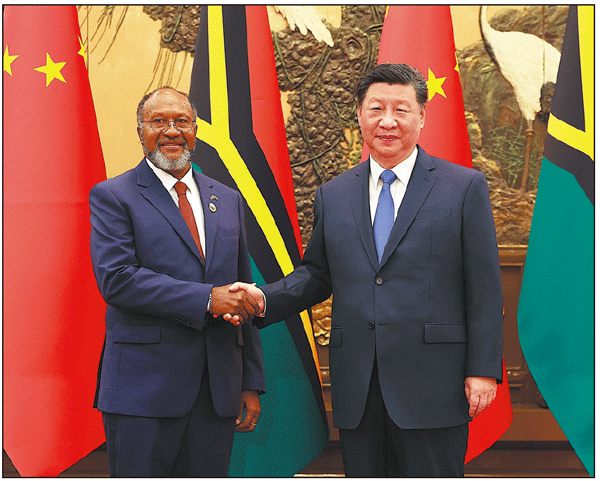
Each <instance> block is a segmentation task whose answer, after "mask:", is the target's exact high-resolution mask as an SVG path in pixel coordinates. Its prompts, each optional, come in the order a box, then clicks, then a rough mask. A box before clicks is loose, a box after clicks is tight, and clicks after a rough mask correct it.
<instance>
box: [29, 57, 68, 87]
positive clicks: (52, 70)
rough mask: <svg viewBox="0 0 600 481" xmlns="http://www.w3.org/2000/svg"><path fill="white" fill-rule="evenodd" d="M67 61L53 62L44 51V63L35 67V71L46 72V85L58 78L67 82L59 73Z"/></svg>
mask: <svg viewBox="0 0 600 481" xmlns="http://www.w3.org/2000/svg"><path fill="white" fill-rule="evenodd" d="M66 63H67V62H56V63H54V62H53V61H52V59H51V58H50V55H49V54H48V53H46V65H44V66H42V67H38V68H35V69H34V70H36V71H37V72H42V73H45V74H46V87H47V86H48V85H50V82H52V81H53V80H54V79H58V80H60V81H61V82H65V83H66V82H67V81H66V80H65V78H64V77H63V76H62V74H61V73H60V71H61V69H62V68H63V67H64V66H65V64H66Z"/></svg>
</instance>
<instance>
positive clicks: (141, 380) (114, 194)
mask: <svg viewBox="0 0 600 481" xmlns="http://www.w3.org/2000/svg"><path fill="white" fill-rule="evenodd" d="M196 117H197V116H196V111H195V109H194V108H193V106H192V105H191V103H190V102H189V100H188V98H187V96H186V95H185V94H183V93H181V92H177V91H176V90H174V89H172V88H170V87H163V88H160V89H158V90H156V91H154V92H152V93H150V94H148V95H146V96H145V97H144V98H143V99H142V101H141V102H140V104H139V107H138V134H139V137H140V140H141V143H142V147H143V149H144V154H145V158H144V159H143V160H142V162H141V163H140V164H139V165H138V166H137V167H136V168H134V169H132V170H129V171H127V172H125V173H124V174H122V175H120V176H118V177H115V178H113V179H109V180H107V181H105V182H102V183H100V184H98V185H96V186H95V187H94V188H93V189H92V190H91V192H90V210H91V224H92V230H91V254H92V262H93V266H94V272H95V275H96V279H97V282H98V287H99V288H100V292H101V293H102V295H103V297H104V299H105V300H106V303H107V304H108V306H107V310H106V339H105V344H104V350H103V354H102V359H101V363H100V368H99V382H98V389H97V399H96V407H97V408H98V409H99V410H100V411H102V413H103V420H104V426H105V430H106V438H107V447H108V458H109V472H110V475H111V476H119V477H131V476H160V477H165V476H177V477H186V476H196V477H198V476H201V477H207V476H209V477H216V476H219V477H223V476H227V474H228V468H229V459H230V455H231V447H232V442H233V435H234V431H235V430H237V431H240V432H248V431H253V430H254V428H255V426H256V423H257V420H258V416H259V414H260V403H259V399H258V397H259V394H260V393H262V392H264V390H265V381H264V373H263V363H262V351H261V346H260V337H259V333H258V329H257V328H256V327H254V326H252V325H251V324H244V325H243V326H237V327H236V326H233V325H232V324H231V323H229V322H225V321H224V320H223V318H222V317H221V315H222V314H224V313H228V312H230V313H235V314H236V316H239V317H240V318H241V319H242V320H250V319H252V318H253V317H254V314H255V312H257V311H258V305H257V303H256V302H255V301H254V300H253V299H252V298H251V297H250V296H248V295H247V294H246V293H244V292H242V291H240V292H229V289H228V287H227V285H228V284H231V283H232V282H234V281H235V280H237V279H244V280H246V281H247V282H251V270H250V262H249V258H248V251H247V246H246V234H245V230H244V209H243V204H242V198H241V196H240V195H239V193H237V192H235V191H233V190H231V189H229V188H228V187H226V186H224V185H222V184H220V183H218V182H216V181H214V180H212V179H210V178H208V177H206V176H204V175H202V174H199V173H197V172H195V171H193V169H192V168H191V163H190V152H191V151H192V150H193V148H194V142H195V136H196V130H197V126H196V125H195V120H196Z"/></svg>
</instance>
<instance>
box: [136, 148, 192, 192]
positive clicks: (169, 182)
mask: <svg viewBox="0 0 600 481" xmlns="http://www.w3.org/2000/svg"><path fill="white" fill-rule="evenodd" d="M146 162H147V163H148V165H149V166H150V168H151V169H152V171H153V172H154V173H155V174H156V177H158V180H160V181H161V183H162V185H164V186H165V189H167V192H171V189H173V188H174V187H175V184H176V183H177V182H179V179H177V178H176V177H173V176H172V175H171V174H169V173H168V172H165V171H164V170H162V169H159V168H158V167H156V165H154V164H153V163H152V162H151V161H150V160H149V159H148V158H147V157H146ZM192 170H193V168H192V167H190V169H189V170H188V171H187V172H186V173H185V175H184V176H183V177H182V178H181V182H183V183H184V184H185V185H187V187H188V189H189V190H190V191H191V192H194V190H197V189H196V182H194V176H193V174H192Z"/></svg>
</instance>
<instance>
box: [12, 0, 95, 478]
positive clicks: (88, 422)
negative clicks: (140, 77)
mask: <svg viewBox="0 0 600 481" xmlns="http://www.w3.org/2000/svg"><path fill="white" fill-rule="evenodd" d="M3 53H4V73H3V86H4V87H3V115H4V130H3V135H4V137H3V142H4V143H3V149H4V162H3V169H4V172H3V173H4V182H3V187H4V198H3V200H4V224H3V229H4V230H3V232H4V238H3V242H4V298H3V302H4V330H3V340H4V345H3V348H4V371H3V377H4V385H3V388H4V392H3V394H4V396H3V398H4V433H3V434H4V449H5V450H6V453H7V454H8V456H9V457H10V458H11V460H12V462H13V464H14V466H15V468H16V469H17V470H18V472H19V473H20V474H21V475H22V476H56V475H57V474H59V473H61V472H62V471H64V470H65V469H67V468H68V467H69V466H71V465H72V464H74V463H75V462H77V461H78V460H79V459H81V458H82V457H84V456H86V455H87V454H88V453H90V452H91V451H92V450H94V449H95V448H97V447H98V446H99V445H101V444H102V443H103V442H104V431H103V427H102V417H101V414H100V413H99V412H98V411H95V410H94V409H93V408H92V405H93V401H94V392H95V384H96V373H97V367H98V360H99V358H100V351H101V349H102V342H103V338H104V321H103V318H104V310H105V308H106V304H105V303H104V301H103V299H102V297H101V296H100V293H99V291H98V288H97V286H96V283H95V280H94V276H93V271H92V265H91V260H90V254H89V230H90V222H89V207H88V195H89V191H90V189H91V187H92V186H93V185H94V184H96V183H97V182H100V181H101V180H103V179H105V178H106V171H105V167H104V160H103V157H102V149H101V146H100V138H99V135H98V128H97V124H96V115H95V112H94V107H93V102H92V94H91V90H90V85H89V80H88V74H87V69H86V64H85V50H84V48H83V45H82V43H81V38H80V31H79V24H78V19H77V11H76V8H75V7H74V6H7V7H6V8H5V9H4V46H3Z"/></svg>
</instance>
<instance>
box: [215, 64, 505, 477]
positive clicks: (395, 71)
mask: <svg viewBox="0 0 600 481" xmlns="http://www.w3.org/2000/svg"><path fill="white" fill-rule="evenodd" d="M357 97H358V120H359V125H360V128H361V132H362V135H363V138H364V140H365V142H366V144H367V145H368V146H369V149H370V152H371V157H370V159H369V161H368V162H364V163H362V164H360V165H358V166H356V167H354V168H353V169H350V170H349V171H347V172H345V173H343V174H341V175H340V176H338V177H337V178H335V179H333V180H331V181H329V182H328V183H326V184H325V185H323V186H321V187H320V188H319V189H318V190H317V193H316V197H315V202H314V212H315V218H314V228H313V233H312V236H311V238H310V241H309V243H308V245H307V248H306V251H305V254H304V258H303V261H302V265H301V266H300V267H298V268H297V269H296V270H295V271H294V272H292V273H291V274H289V275H288V276H287V277H285V278H283V279H282V280H280V281H278V282H275V283H273V284H269V285H266V286H263V287H262V291H263V292H264V295H265V297H264V298H263V294H262V292H261V291H260V290H258V289H257V288H255V287H253V286H249V285H246V284H235V285H234V286H232V287H231V289H232V290H235V289H238V288H242V289H244V290H246V291H247V292H249V293H250V294H252V295H253V297H255V299H257V301H258V302H259V304H260V307H261V309H262V308H263V307H264V308H265V309H266V312H265V314H264V315H265V317H256V318H255V320H254V322H255V323H258V325H259V326H260V327H264V326H267V325H269V324H271V323H273V322H277V321H280V320H282V319H285V318H287V317H289V316H290V315H291V314H293V313H295V312H299V311H301V310H303V309H307V308H309V307H310V306H312V305H314V304H316V303H319V302H322V301H323V300H325V299H327V298H328V297H329V296H330V294H331V293H333V307H332V319H331V324H332V327H331V338H330V342H329V360H330V368H331V396H332V404H333V422H334V425H335V426H336V427H338V428H339V430H340V439H341V445H342V453H343V459H344V467H345V470H346V475H347V476H352V477H355V476H371V477H382V476H387V475H393V476H409V477H422V476H426V477H429V476H463V475H464V469H463V463H464V458H465V453H466V449H467V438H468V422H469V421H470V420H471V419H472V417H473V416H477V415H478V414H479V413H481V412H482V411H483V410H484V409H486V408H487V407H488V406H489V405H490V403H491V402H492V400H493V399H494V397H495V395H496V384H497V382H501V380H502V291H501V280H500V264H499V257H498V246H497V241H496V232H495V228H494V220H493V217H492V211H491V205H490V200H489V194H488V188H487V183H486V180H485V177H484V175H483V174H481V173H480V172H476V171H474V170H472V169H467V168H464V167H461V166H458V165H454V164H451V163H449V162H447V161H445V160H441V159H438V158H434V157H431V156H429V155H427V154H426V153H425V151H424V150H423V149H422V148H421V147H419V146H417V140H418V138H419V134H420V131H421V129H422V128H423V126H424V123H425V106H426V100H427V84H426V82H425V80H424V79H423V77H422V75H421V74H420V73H419V72H418V71H417V70H416V69H413V68H412V67H410V66H408V65H404V64H403V65H397V64H382V65H378V66H377V67H375V68H374V69H373V70H372V71H371V72H369V73H368V74H367V75H366V77H365V78H364V79H363V80H362V81H361V83H360V85H359V89H358V95H357ZM447 141H448V142H452V139H447ZM265 304H266V305H265ZM226 319H227V320H231V322H232V323H233V324H238V323H239V322H243V320H242V321H238V319H237V318H236V317H235V316H233V317H232V316H226Z"/></svg>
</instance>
